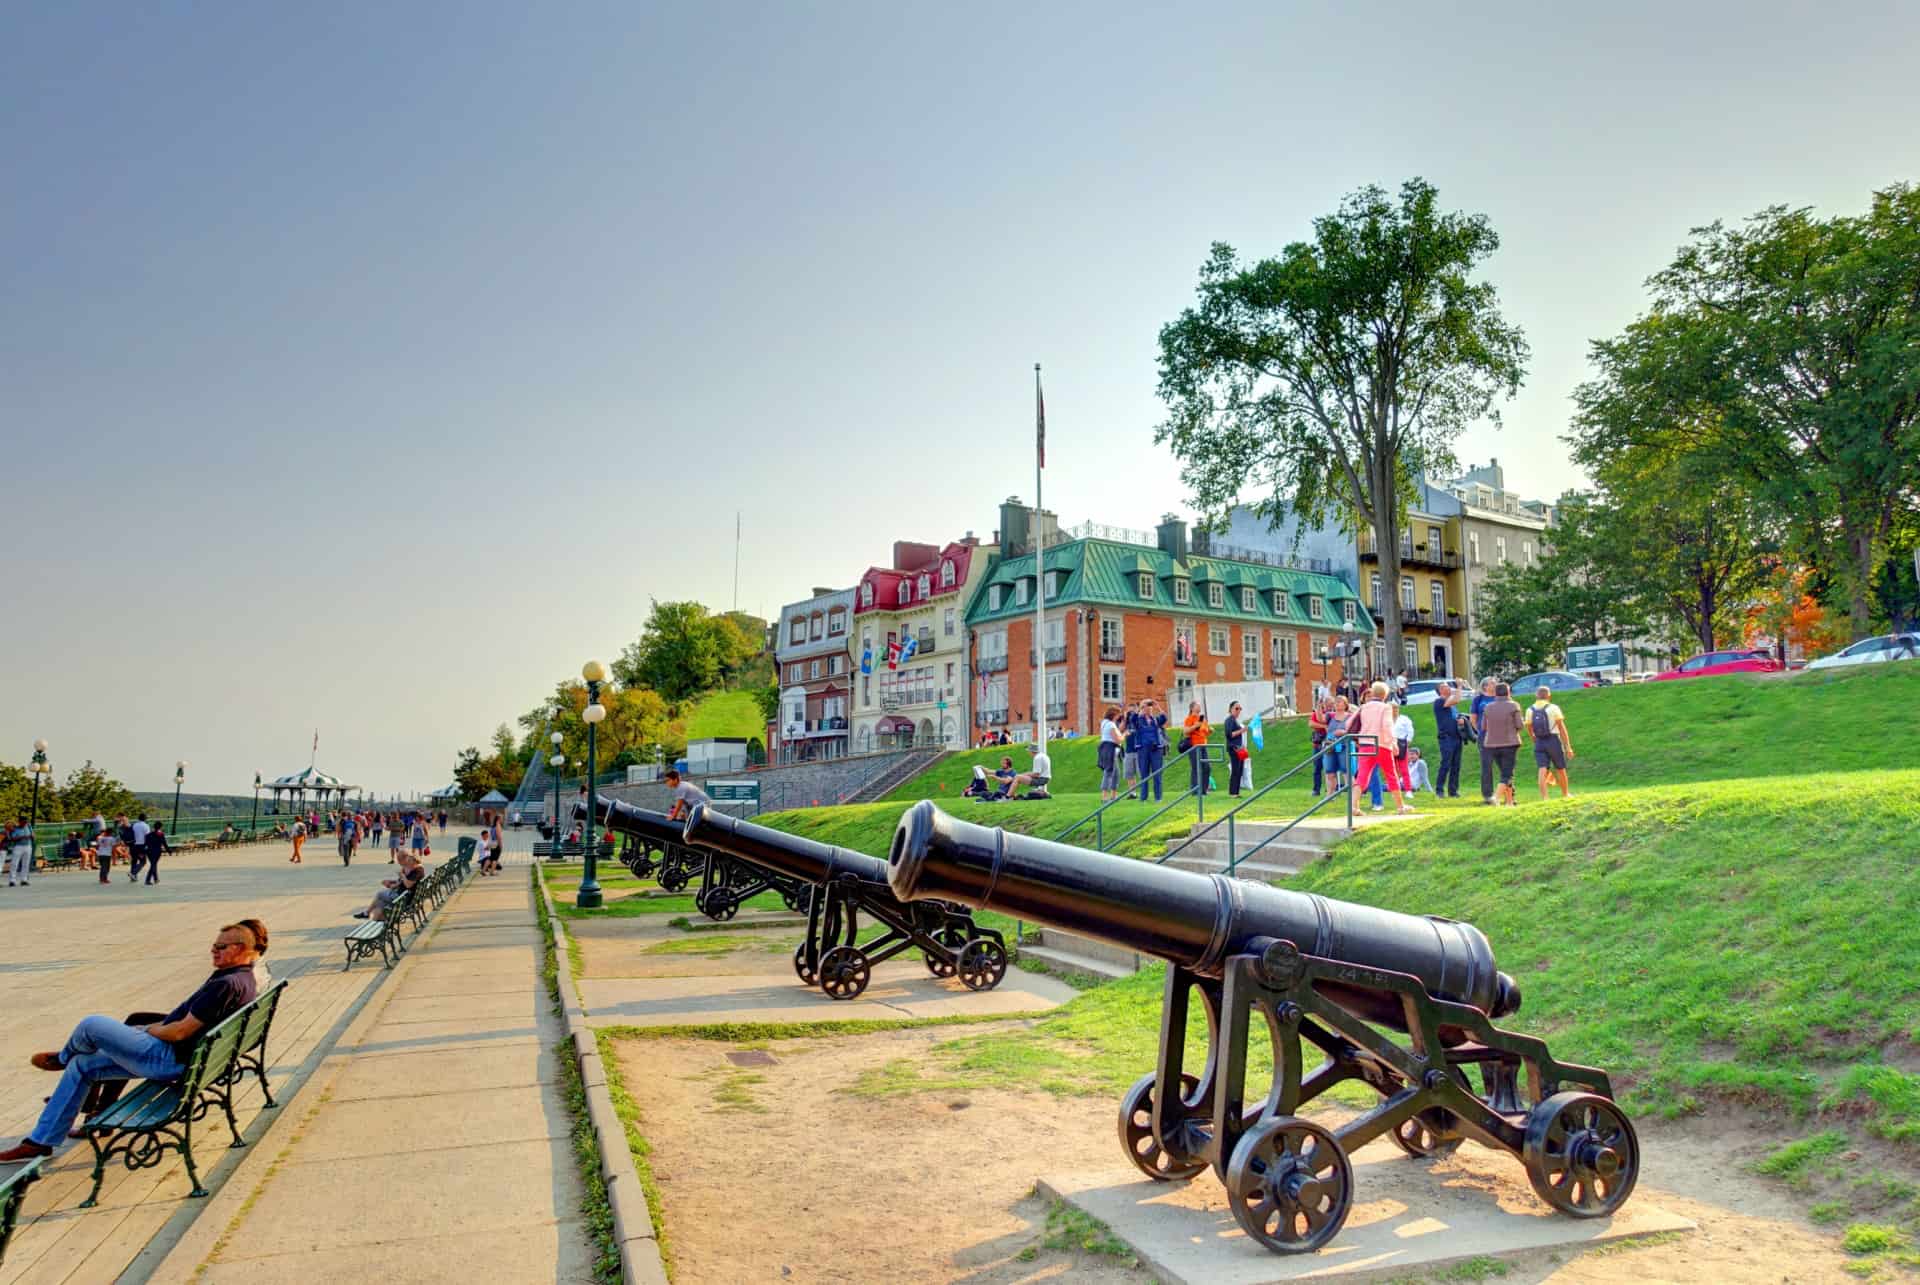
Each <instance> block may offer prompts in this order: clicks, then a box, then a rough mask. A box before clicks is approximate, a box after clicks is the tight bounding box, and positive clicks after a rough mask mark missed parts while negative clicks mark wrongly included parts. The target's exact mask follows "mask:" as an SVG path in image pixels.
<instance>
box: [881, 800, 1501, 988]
mask: <svg viewBox="0 0 1920 1285" xmlns="http://www.w3.org/2000/svg"><path fill="white" fill-rule="evenodd" d="M887 867H888V870H887V878H888V882H889V883H890V884H891V885H892V886H893V891H894V893H895V894H896V895H897V896H899V897H900V898H901V900H903V901H919V900H925V899H928V898H938V899H941V900H944V901H957V902H960V903H961V904H963V905H968V906H972V907H974V908H975V909H976V910H988V909H992V910H998V911H1000V912H1001V913H1003V914H1008V915H1013V916H1016V917H1017V918H1021V919H1031V920H1034V921H1035V922H1038V923H1042V924H1046V925H1049V926H1051V927H1054V928H1059V929H1061V930H1063V931H1065V932H1073V933H1080V934H1081V935H1083V936H1087V937H1096V938H1099V939H1100V940H1102V941H1107V942H1112V943H1114V944H1115V945H1118V946H1122V947H1124V948H1126V949H1129V950H1136V951H1139V952H1140V953H1141V954H1145V955H1153V956H1156V957H1158V958H1160V959H1164V960H1167V961H1169V962H1171V963H1175V964H1179V965H1180V966H1182V967H1184V968H1188V969H1190V970H1192V971H1193V972H1196V973H1200V974H1217V973H1218V972H1219V971H1220V969H1221V967H1222V964H1223V962H1224V961H1225V960H1226V959H1227V957H1228V956H1231V955H1237V954H1242V953H1246V952H1248V951H1249V950H1255V951H1257V950H1259V949H1261V944H1260V943H1261V939H1268V940H1285V941H1290V942H1292V943H1293V944H1294V945H1295V946H1297V947H1299V949H1300V950H1302V951H1304V952H1306V953H1307V954H1310V955H1318V956H1321V957H1323V958H1328V959H1337V960H1339V961H1341V962H1342V963H1347V964H1352V965H1354V966H1356V967H1359V968H1378V969H1386V970H1389V971H1392V972H1397V973H1408V974H1411V975H1413V976H1414V977H1417V978H1419V979H1420V982H1421V984H1422V985H1424V986H1425V987H1426V989H1427V990H1428V992H1429V993H1431V994H1433V995H1435V996H1437V997H1438V998H1441V999H1447V1000H1453V1001H1456V1002H1459V1003H1463V1004H1471V1005H1472V1006H1473V1007H1475V1008H1477V1009H1479V1010H1480V1011H1482V1012H1483V1013H1486V1014H1487V1015H1488V1016H1489V1017H1502V1016H1505V1015H1506V1014H1508V1013H1512V1012H1515V1011H1517V1010H1518V1009H1519V1007H1520V988H1519V987H1518V986H1517V985H1516V984H1515V983H1514V980H1513V979H1512V978H1511V977H1509V976H1507V975H1506V974H1505V973H1502V972H1500V971H1498V970H1497V969H1496V968H1495V967H1494V960H1493V948H1492V947H1491V946H1489V945H1488V944H1487V939H1486V937H1485V935H1484V934H1482V933H1481V932H1480V930H1479V929H1477V928H1475V927H1474V926H1473V925H1472V924H1465V923H1460V922H1458V921H1456V920H1452V919H1443V918H1440V917H1438V916H1432V915H1407V914H1401V913H1399V912H1397V911H1391V910H1380V909H1378V908H1376V907H1373V906H1362V905H1356V904H1354V903H1353V902H1347V901H1334V900H1332V899H1330V898H1327V897H1322V896H1318V895H1316V894H1314V893H1302V892H1290V891H1288V890H1286V889H1283V888H1275V887H1271V886H1269V885H1266V884H1260V883H1251V882H1248V881H1246V880H1242V879H1233V878H1230V877H1228V876H1226V875H1222V874H1211V875H1207V874H1195V873H1193V872H1191V871H1187V870H1176V869H1173V868H1171V867H1168V866H1158V865H1154V864H1152V863H1150V862H1145V861H1136V860H1133V859H1132V858H1129V857H1118V856H1114V855H1112V854H1111V853H1105V852H1094V851H1090V850H1088V849H1086V848H1077V847H1074V846H1073V845H1071V844H1066V843H1055V842H1052V841H1050V840H1047V839H1036V838H1033V837H1031V836H1029V835H1023V834H1011V833H1008V832H1007V831H1005V830H1003V829H999V828H998V827H990V826H984V825H975V824H973V823H972V822H968V821H962V820H960V819H959V818H958V817H954V816H949V815H948V814H947V813H945V812H942V811H941V810H940V809H939V808H937V807H935V806H934V805H933V804H932V803H930V802H921V803H916V804H914V805H913V807H912V808H910V809H908V811H907V814H906V815H905V816H903V817H902V818H901V819H900V825H899V827H898V828H897V829H896V830H895V832H894V836H893V847H892V850H891V852H890V853H889V855H888V858H887ZM1374 1006H1375V1005H1372V1004H1370V1005H1369V1007H1374ZM1369 1015H1370V1016H1375V1017H1376V1018H1377V1019H1378V1020H1382V1021H1388V1020H1392V1018H1393V1015H1392V1014H1373V1013H1370V1014H1369Z"/></svg>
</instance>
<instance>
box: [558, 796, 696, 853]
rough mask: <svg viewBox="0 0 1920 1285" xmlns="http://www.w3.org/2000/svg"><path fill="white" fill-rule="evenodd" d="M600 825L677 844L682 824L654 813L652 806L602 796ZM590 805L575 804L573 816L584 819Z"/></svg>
mask: <svg viewBox="0 0 1920 1285" xmlns="http://www.w3.org/2000/svg"><path fill="white" fill-rule="evenodd" d="M599 803H600V818H599V819H600V824H602V825H604V826H606V827H607V829H609V830H613V831H615V832H617V833H619V834H631V835H633V836H634V837H635V838H640V839H648V840H651V841H652V842H654V843H659V844H670V843H671V844H678V843H680V842H682V840H681V838H680V823H679V822H678V821H674V820H670V819H669V818H668V816H667V814H666V813H664V812H655V811H653V810H651V809H649V808H636V807H635V806H633V804H631V803H622V802H620V801H619V800H618V799H609V798H604V797H603V798H601V799H600V800H599ZM586 816H587V805H586V804H585V803H575V804H574V805H573V819H574V820H576V821H584V820H585V819H586Z"/></svg>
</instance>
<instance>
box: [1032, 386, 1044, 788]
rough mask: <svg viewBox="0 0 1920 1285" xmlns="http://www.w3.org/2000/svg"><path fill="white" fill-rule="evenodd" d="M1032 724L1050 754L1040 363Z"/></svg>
mask: <svg viewBox="0 0 1920 1285" xmlns="http://www.w3.org/2000/svg"><path fill="white" fill-rule="evenodd" d="M1033 433H1034V436H1033V590H1034V592H1033V659H1034V667H1033V721H1034V724H1035V725H1036V726H1037V727H1038V728H1039V729H1040V730H1039V735H1037V736H1036V737H1035V738H1034V742H1035V744H1037V745H1038V746H1039V747H1040V753H1042V754H1044V753H1046V750H1047V641H1046V633H1047V541H1046V528H1045V526H1044V525H1043V524H1042V521H1041V517H1040V513H1041V510H1042V509H1044V508H1045V507H1046V506H1045V504H1044V503H1042V501H1041V498H1040V474H1041V471H1042V470H1043V469H1044V468H1045V467H1046V463H1047V403H1046V399H1045V398H1044V397H1043V396H1042V395H1041V393H1040V363H1039V362H1037V361H1036V362H1034V363H1033Z"/></svg>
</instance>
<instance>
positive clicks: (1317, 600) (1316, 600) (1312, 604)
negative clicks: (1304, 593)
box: [1307, 593, 1325, 620]
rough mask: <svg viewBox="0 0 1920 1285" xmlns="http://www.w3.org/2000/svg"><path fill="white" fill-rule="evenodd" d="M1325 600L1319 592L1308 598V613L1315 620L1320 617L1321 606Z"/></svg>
mask: <svg viewBox="0 0 1920 1285" xmlns="http://www.w3.org/2000/svg"><path fill="white" fill-rule="evenodd" d="M1324 601H1325V600H1324V599H1323V598H1321V597H1320V595H1319V594H1317V593H1316V594H1314V595H1313V596H1312V597H1311V598H1308V599H1307V614H1308V615H1309V616H1312V617H1313V618H1314V619H1315V620H1318V619H1320V607H1321V603H1322V602H1324Z"/></svg>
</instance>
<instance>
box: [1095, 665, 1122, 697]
mask: <svg viewBox="0 0 1920 1285" xmlns="http://www.w3.org/2000/svg"><path fill="white" fill-rule="evenodd" d="M1125 693H1126V674H1125V672H1124V671H1122V670H1118V669H1103V670H1101V671H1100V699H1101V700H1103V701H1118V700H1124V699H1126V696H1125Z"/></svg>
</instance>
